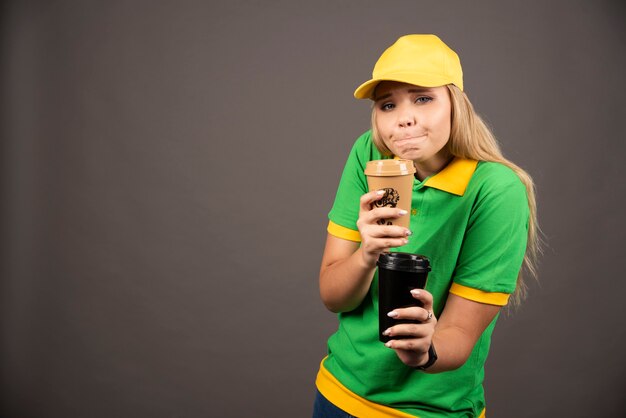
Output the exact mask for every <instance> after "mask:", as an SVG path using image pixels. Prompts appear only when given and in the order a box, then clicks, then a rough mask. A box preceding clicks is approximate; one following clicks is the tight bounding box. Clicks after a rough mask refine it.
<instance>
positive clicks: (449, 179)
mask: <svg viewBox="0 0 626 418" xmlns="http://www.w3.org/2000/svg"><path fill="white" fill-rule="evenodd" d="M477 165H478V161H476V160H468V159H466V158H458V157H455V158H454V159H453V160H452V161H450V163H449V164H448V165H447V166H446V167H445V168H444V169H443V170H441V171H440V172H438V173H437V174H435V175H434V176H432V177H430V178H428V179H426V182H425V183H424V186H428V187H434V188H435V189H439V190H443V191H444V192H448V193H452V194H455V195H457V196H463V194H465V190H466V189H467V185H468V184H469V182H470V180H471V179H472V175H473V174H474V171H476V166H477Z"/></svg>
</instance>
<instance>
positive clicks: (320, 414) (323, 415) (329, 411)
mask: <svg viewBox="0 0 626 418" xmlns="http://www.w3.org/2000/svg"><path fill="white" fill-rule="evenodd" d="M313 418H356V417H354V416H353V415H350V414H348V413H347V412H346V411H344V410H342V409H339V408H337V407H336V406H335V405H334V404H332V403H331V402H330V401H329V400H328V399H326V398H325V397H324V396H323V395H322V394H321V393H320V392H319V391H317V395H316V396H315V404H314V406H313Z"/></svg>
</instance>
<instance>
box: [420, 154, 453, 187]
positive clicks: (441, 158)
mask: <svg viewBox="0 0 626 418" xmlns="http://www.w3.org/2000/svg"><path fill="white" fill-rule="evenodd" d="M453 158H454V156H453V155H452V154H450V153H449V152H448V151H447V150H446V151H445V152H444V151H441V152H440V153H439V154H437V155H436V156H434V157H433V158H431V159H430V160H428V161H423V162H420V161H413V165H415V177H416V178H417V179H418V180H420V181H423V180H424V179H425V178H426V177H429V176H432V175H433V174H437V173H438V172H440V171H441V170H443V169H444V167H445V166H447V165H448V164H449V163H450V161H452V159H453Z"/></svg>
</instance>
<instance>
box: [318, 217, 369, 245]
mask: <svg viewBox="0 0 626 418" xmlns="http://www.w3.org/2000/svg"><path fill="white" fill-rule="evenodd" d="M326 230H327V231H328V233H329V234H330V235H333V236H335V237H337V238H343V239H347V240H349V241H354V242H361V234H360V233H359V231H355V230H354V229H350V228H346V227H345V226H341V225H337V224H336V223H334V222H333V221H328V228H326Z"/></svg>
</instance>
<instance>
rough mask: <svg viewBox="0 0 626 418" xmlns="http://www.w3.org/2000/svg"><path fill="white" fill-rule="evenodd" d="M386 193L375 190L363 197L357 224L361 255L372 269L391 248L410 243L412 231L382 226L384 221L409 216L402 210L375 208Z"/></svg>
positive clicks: (398, 227) (399, 227) (393, 226)
mask: <svg viewBox="0 0 626 418" xmlns="http://www.w3.org/2000/svg"><path fill="white" fill-rule="evenodd" d="M383 195H384V191H382V190H375V191H372V192H369V193H365V194H364V195H363V196H361V207H360V210H359V219H358V220H357V222H356V225H357V227H358V228H359V233H360V234H361V254H362V256H363V261H364V262H365V263H366V264H367V265H368V266H370V267H375V266H376V261H377V260H378V256H379V255H380V254H381V253H383V252H386V251H389V248H392V247H400V246H402V245H405V244H406V243H407V242H408V239H407V237H408V236H409V235H411V231H410V230H409V229H407V228H404V227H402V226H397V225H380V224H379V223H378V222H379V221H380V220H382V219H391V218H393V219H397V218H400V217H401V216H407V212H406V211H405V210H402V209H400V208H390V207H382V208H378V207H373V205H374V202H376V201H377V200H380V199H381V198H382V197H383Z"/></svg>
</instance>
